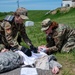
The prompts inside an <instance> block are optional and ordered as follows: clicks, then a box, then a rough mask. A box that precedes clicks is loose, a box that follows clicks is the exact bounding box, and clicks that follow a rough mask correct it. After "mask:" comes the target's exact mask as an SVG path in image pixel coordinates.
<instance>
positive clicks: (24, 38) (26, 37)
mask: <svg viewBox="0 0 75 75" xmlns="http://www.w3.org/2000/svg"><path fill="white" fill-rule="evenodd" d="M20 28H21V29H20V33H21V36H22V38H23V40H24V41H25V42H26V44H28V45H29V46H31V45H32V43H31V40H30V39H29V38H28V36H27V34H26V30H25V26H24V25H23V26H21V27H20Z"/></svg>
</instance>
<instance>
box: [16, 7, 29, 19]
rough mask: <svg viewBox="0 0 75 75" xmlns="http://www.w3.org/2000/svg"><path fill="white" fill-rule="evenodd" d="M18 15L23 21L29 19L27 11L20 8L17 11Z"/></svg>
mask: <svg viewBox="0 0 75 75" xmlns="http://www.w3.org/2000/svg"><path fill="white" fill-rule="evenodd" d="M16 13H17V14H18V15H20V17H21V18H22V19H29V18H28V16H27V9H25V8H23V7H20V8H18V9H17V10H16Z"/></svg>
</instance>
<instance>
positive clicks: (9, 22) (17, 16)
mask: <svg viewBox="0 0 75 75" xmlns="http://www.w3.org/2000/svg"><path fill="white" fill-rule="evenodd" d="M25 19H28V17H27V10H26V9H25V8H23V7H20V8H18V9H17V10H16V12H15V13H14V15H13V16H11V15H8V16H6V17H5V19H4V20H3V22H2V23H1V25H0V26H1V28H0V33H1V35H2V37H3V41H4V44H5V45H6V47H8V48H9V47H11V49H13V48H14V49H19V50H22V51H23V52H25V50H24V49H26V48H24V47H22V46H20V45H19V44H18V41H17V38H18V34H20V35H21V37H22V38H23V40H24V41H25V42H26V44H27V45H29V46H30V48H31V49H33V51H34V52H36V48H35V47H34V46H33V45H32V43H31V41H30V39H29V38H28V36H27V34H26V30H25V25H24V21H25ZM7 44H8V46H7ZM27 51H29V49H27Z"/></svg>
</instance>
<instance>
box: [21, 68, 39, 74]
mask: <svg viewBox="0 0 75 75" xmlns="http://www.w3.org/2000/svg"><path fill="white" fill-rule="evenodd" d="M21 75H38V73H37V70H36V68H29V67H28V68H26V67H25V68H22V69H21Z"/></svg>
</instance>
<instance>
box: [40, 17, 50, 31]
mask: <svg viewBox="0 0 75 75" xmlns="http://www.w3.org/2000/svg"><path fill="white" fill-rule="evenodd" d="M41 25H42V28H41V31H45V30H47V29H48V28H49V26H50V25H51V20H50V18H47V19H45V20H43V21H42V23H41Z"/></svg>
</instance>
